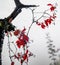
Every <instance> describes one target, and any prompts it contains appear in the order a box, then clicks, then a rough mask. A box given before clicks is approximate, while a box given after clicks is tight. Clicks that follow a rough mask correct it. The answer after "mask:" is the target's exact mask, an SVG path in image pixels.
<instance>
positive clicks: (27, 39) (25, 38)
mask: <svg viewBox="0 0 60 65" xmlns="http://www.w3.org/2000/svg"><path fill="white" fill-rule="evenodd" d="M23 38H24V40H25V41H27V42H28V41H29V38H28V36H27V35H25V34H24V36H23Z"/></svg>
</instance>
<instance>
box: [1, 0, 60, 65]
mask: <svg viewBox="0 0 60 65" xmlns="http://www.w3.org/2000/svg"><path fill="white" fill-rule="evenodd" d="M21 2H22V3H23V4H27V5H29V4H31V5H32V4H33V5H34V4H35V5H40V7H38V8H37V9H36V11H37V12H42V11H44V10H46V8H47V4H48V3H52V4H55V3H57V4H58V6H57V18H56V20H55V25H53V24H51V25H49V28H45V29H42V28H40V27H39V26H37V25H36V24H33V26H32V28H31V30H30V32H29V37H30V39H32V40H33V41H34V42H33V43H31V44H30V47H29V50H30V51H31V52H32V53H33V54H35V55H36V57H35V58H34V57H31V58H29V63H28V64H29V65H49V63H50V62H51V61H50V59H49V58H48V57H49V55H48V48H47V43H46V42H47V39H46V34H47V33H48V32H49V34H50V37H51V39H52V40H53V44H54V45H56V48H60V0H21ZM14 8H15V3H14V0H0V19H1V18H2V19H3V18H5V17H8V16H9V15H10V14H11V13H12V11H13V10H14ZM37 16H38V15H37ZM31 22H32V13H31V10H30V9H22V12H21V13H20V14H19V15H18V16H17V17H16V18H15V19H14V20H13V22H12V23H13V24H14V25H15V26H17V28H18V29H23V28H24V26H25V27H26V29H28V27H29V25H30V24H31ZM58 54H60V52H59V53H58ZM2 63H3V64H2V65H10V59H9V54H8V46H7V37H6V36H5V38H4V44H3V52H2ZM19 64H20V63H19V62H18V61H17V60H16V65H19ZM24 65H25V64H24Z"/></svg>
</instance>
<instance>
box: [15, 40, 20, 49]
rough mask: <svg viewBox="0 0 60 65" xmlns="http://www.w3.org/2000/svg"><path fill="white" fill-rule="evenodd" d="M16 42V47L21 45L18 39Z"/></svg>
mask: <svg viewBox="0 0 60 65" xmlns="http://www.w3.org/2000/svg"><path fill="white" fill-rule="evenodd" d="M16 43H17V46H18V48H20V47H21V45H20V43H21V42H20V41H19V40H17V41H16Z"/></svg>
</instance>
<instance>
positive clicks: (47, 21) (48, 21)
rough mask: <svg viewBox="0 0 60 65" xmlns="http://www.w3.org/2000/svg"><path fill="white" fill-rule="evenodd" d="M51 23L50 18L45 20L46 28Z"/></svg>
mask: <svg viewBox="0 0 60 65" xmlns="http://www.w3.org/2000/svg"><path fill="white" fill-rule="evenodd" d="M51 21H52V19H51V18H49V19H46V20H45V24H46V26H48V24H51Z"/></svg>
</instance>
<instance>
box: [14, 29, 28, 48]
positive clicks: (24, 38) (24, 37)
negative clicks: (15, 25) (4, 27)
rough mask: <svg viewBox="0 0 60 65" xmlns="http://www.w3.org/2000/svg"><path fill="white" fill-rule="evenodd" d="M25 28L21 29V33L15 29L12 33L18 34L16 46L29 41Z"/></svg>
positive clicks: (23, 44)
mask: <svg viewBox="0 0 60 65" xmlns="http://www.w3.org/2000/svg"><path fill="white" fill-rule="evenodd" d="M25 30H26V29H25V28H24V29H23V30H22V31H21V33H20V31H19V30H16V31H15V32H14V35H16V36H17V35H18V34H19V37H18V40H17V41H16V44H17V46H18V48H20V47H21V46H23V47H24V46H25V44H26V43H27V42H28V41H29V37H28V36H27V35H26V34H25Z"/></svg>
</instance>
